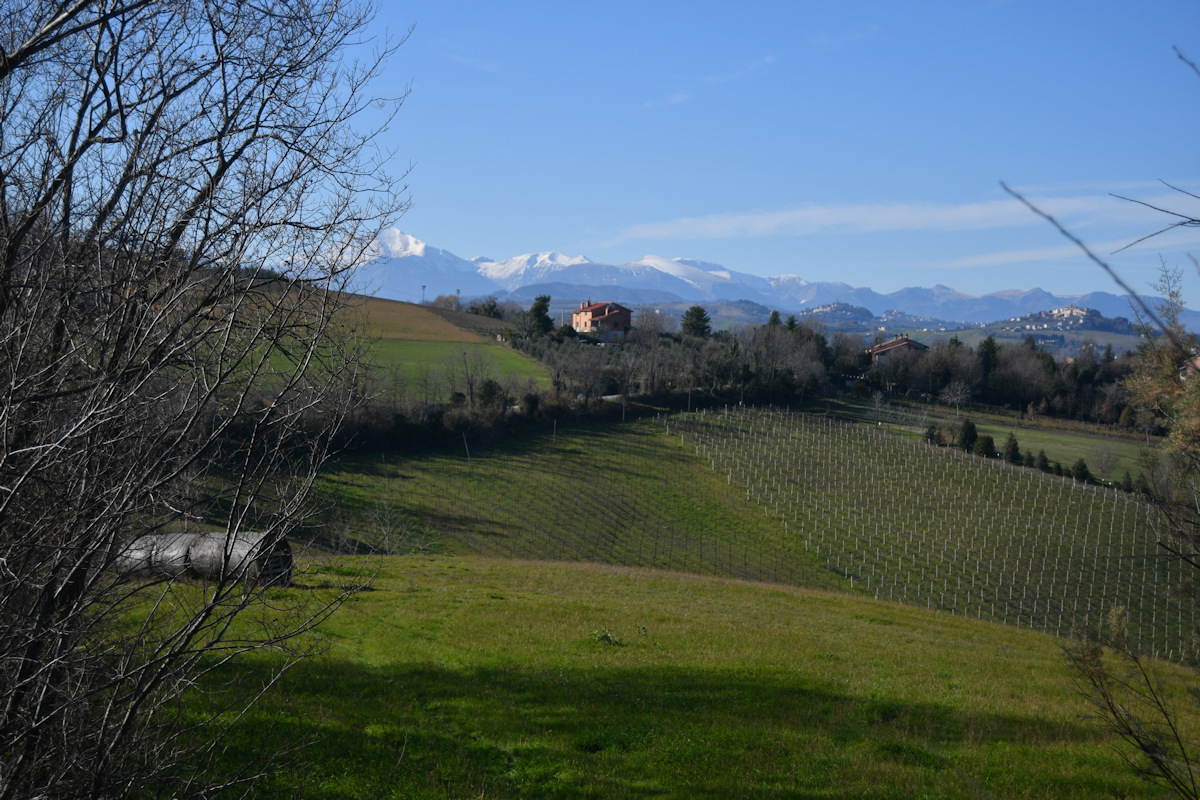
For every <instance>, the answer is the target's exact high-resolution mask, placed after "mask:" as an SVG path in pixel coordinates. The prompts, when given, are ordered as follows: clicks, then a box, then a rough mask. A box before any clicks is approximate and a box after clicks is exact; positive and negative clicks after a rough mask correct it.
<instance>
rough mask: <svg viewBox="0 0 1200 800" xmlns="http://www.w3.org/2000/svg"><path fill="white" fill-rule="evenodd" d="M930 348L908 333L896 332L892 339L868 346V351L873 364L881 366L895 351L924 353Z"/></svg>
mask: <svg viewBox="0 0 1200 800" xmlns="http://www.w3.org/2000/svg"><path fill="white" fill-rule="evenodd" d="M928 349H929V346H928V345H924V344H921V343H920V342H918V341H917V340H916V339H910V338H908V334H907V333H905V334H900V333H898V334H896V335H895V336H893V337H892V339H891V341H887V342H881V343H880V344H877V345H875V346H874V347H868V348H867V352H868V353H870V354H871V364H872V365H874V366H879V365H880V364H882V363H883V362H884V361H885V360H887V358H888V357H889V356H890V355H891V354H893V353H899V352H903V351H905V350H907V351H909V352H913V351H915V352H918V353H922V352H924V351H926V350H928Z"/></svg>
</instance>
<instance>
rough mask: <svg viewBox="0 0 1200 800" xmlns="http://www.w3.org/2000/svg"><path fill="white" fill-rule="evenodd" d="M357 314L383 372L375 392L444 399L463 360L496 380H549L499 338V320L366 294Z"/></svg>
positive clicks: (538, 367) (536, 365)
mask: <svg viewBox="0 0 1200 800" xmlns="http://www.w3.org/2000/svg"><path fill="white" fill-rule="evenodd" d="M355 313H358V314H362V315H363V316H364V317H365V319H366V320H367V331H368V334H369V335H370V336H372V337H373V338H375V339H376V344H375V347H374V358H375V361H376V365H377V367H378V370H379V372H380V373H381V375H382V377H381V378H380V380H379V386H378V387H377V389H376V393H377V394H379V395H381V396H388V395H396V394H398V392H399V389H402V388H403V387H406V386H407V387H414V388H415V387H422V388H421V392H422V393H423V394H426V395H430V396H432V397H438V398H444V397H445V396H448V395H449V393H450V392H451V391H453V388H452V386H451V384H453V383H454V380H455V375H456V373H457V372H458V371H459V370H461V368H462V366H461V363H462V362H463V361H464V360H469V361H470V362H471V363H472V365H473V366H475V367H476V368H477V369H478V370H480V371H481V372H483V373H486V374H487V375H489V376H490V377H494V378H496V379H501V378H505V377H506V376H507V379H508V380H511V381H517V382H521V381H533V382H534V383H535V384H536V385H539V386H546V385H548V384H549V377H548V375H547V372H546V368H545V367H544V366H543V365H541V364H540V363H538V362H537V361H536V360H534V359H532V358H529V357H528V356H526V355H524V354H522V353H518V352H516V351H515V350H512V349H511V348H509V347H507V346H505V345H504V344H501V343H500V342H498V341H496V336H497V334H498V333H502V332H503V331H504V330H505V329H506V328H507V326H506V325H505V324H504V323H503V322H501V321H499V320H493V319H489V318H486V317H481V316H478V315H475V314H466V313H463V312H453V311H443V310H435V309H432V308H429V307H426V306H421V305H417V304H415V303H404V302H400V301H397V300H385V299H380V298H377V297H366V296H364V297H362V298H361V305H358V306H356V312H355ZM397 376H398V377H397ZM393 402H399V398H398V397H393Z"/></svg>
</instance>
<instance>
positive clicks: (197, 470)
mask: <svg viewBox="0 0 1200 800" xmlns="http://www.w3.org/2000/svg"><path fill="white" fill-rule="evenodd" d="M0 9H2V11H3V18H4V25H3V26H2V30H0V384H2V385H0V392H3V395H4V402H3V403H2V404H0V487H2V489H0V800H7V798H18V797H80V798H83V797H97V798H98V797H116V796H125V795H128V794H146V795H149V794H164V793H166V792H167V791H168V787H169V793H170V794H171V796H175V797H184V796H193V795H199V794H202V793H204V792H206V791H210V790H211V789H212V788H213V787H212V785H211V784H213V783H214V782H219V781H221V780H223V779H224V780H228V781H231V782H241V781H246V780H249V779H250V778H252V776H253V771H250V772H241V773H238V774H237V775H234V776H232V777H230V776H225V777H224V778H222V777H221V776H219V775H217V774H216V773H214V772H213V771H212V769H211V764H210V759H212V758H214V757H215V756H216V754H218V753H219V752H221V751H222V750H223V745H224V739H223V738H222V737H223V733H222V731H223V730H224V728H222V727H221V724H219V722H218V721H219V720H221V719H225V718H236V717H237V716H238V715H239V712H240V711H242V710H244V709H245V708H246V706H247V704H249V703H253V702H254V700H255V699H256V698H257V697H258V696H259V694H260V693H261V692H262V691H264V689H265V686H264V685H263V684H260V685H259V686H258V687H257V688H253V689H250V690H247V691H241V690H234V691H231V692H229V693H218V694H214V695H212V696H211V697H209V698H208V700H207V701H206V702H205V703H203V704H193V705H191V706H188V707H189V708H191V709H193V710H195V711H196V712H197V713H201V717H200V718H199V719H198V720H196V721H192V722H189V723H188V727H187V728H184V727H181V724H182V723H181V721H182V720H183V719H185V718H187V719H193V718H192V717H185V716H184V715H183V714H182V713H181V710H182V708H183V707H184V706H183V704H184V703H185V702H187V699H188V697H189V695H194V693H195V692H198V691H201V690H202V687H203V686H204V682H203V680H202V677H203V675H204V674H205V673H206V672H207V671H208V670H211V669H214V668H217V667H220V666H221V665H223V664H227V663H229V662H230V661H231V660H232V659H235V658H237V657H238V656H239V655H240V654H243V653H245V652H246V651H248V650H255V649H260V648H263V647H269V648H270V649H271V650H272V651H275V652H279V653H282V654H284V655H285V656H287V657H288V658H290V657H300V656H303V655H305V654H306V653H307V652H308V648H309V647H310V644H309V643H307V641H306V640H305V638H304V637H302V636H300V634H302V633H304V632H305V631H306V630H308V629H310V628H311V627H312V626H313V625H314V624H316V623H318V622H319V621H320V620H322V619H323V618H324V617H325V616H326V615H327V614H328V613H329V612H330V611H331V610H332V609H333V608H334V607H336V605H337V603H338V602H339V599H340V597H341V596H342V593H341V592H340V591H337V590H335V591H332V593H327V592H311V591H310V592H298V591H292V590H280V589H273V590H271V591H270V593H269V594H268V592H267V590H266V588H265V587H263V586H255V585H250V584H247V583H245V582H244V581H241V580H239V577H240V570H239V569H238V568H237V565H236V564H235V563H234V562H233V559H232V556H233V555H234V552H235V550H236V549H237V547H238V546H239V545H238V543H239V541H240V537H242V536H243V535H244V534H245V533H246V532H247V531H251V530H253V531H257V532H259V533H261V534H263V536H262V537H261V541H264V542H265V543H266V546H272V547H273V546H277V545H279V544H280V543H282V542H284V541H285V540H287V539H288V538H291V539H292V541H293V544H294V545H295V544H299V543H300V542H301V540H300V539H298V538H297V535H298V533H299V532H300V531H301V530H302V525H303V523H304V522H305V520H306V515H307V513H308V508H309V506H308V504H307V498H308V495H309V491H310V489H311V488H312V486H313V481H314V479H315V477H316V474H317V471H318V469H319V468H320V467H321V465H322V463H323V462H324V461H325V459H326V458H327V455H328V453H329V448H330V445H331V441H332V440H333V438H334V437H335V436H336V435H337V432H338V429H339V425H340V422H341V420H342V419H343V417H344V415H345V413H346V412H347V409H349V408H350V407H351V406H352V405H353V404H354V402H355V401H356V399H357V398H358V397H359V396H360V395H361V394H362V392H363V390H364V385H365V377H364V376H363V375H362V373H361V371H360V369H359V367H360V364H361V360H360V356H361V351H360V338H359V335H358V333H357V330H361V325H356V323H355V321H354V312H353V309H352V308H348V307H347V300H346V298H347V297H349V295H347V294H345V293H344V290H345V289H347V288H351V287H352V285H353V284H352V283H351V278H352V275H353V269H352V267H353V265H354V264H355V263H357V261H358V260H359V259H360V257H361V254H362V250H363V247H364V245H365V243H366V242H367V241H368V240H369V238H370V236H369V234H370V233H371V232H372V231H373V230H375V229H377V227H378V226H379V225H380V224H382V223H384V222H386V221H389V220H391V219H393V218H394V217H395V216H396V214H398V213H399V212H400V211H401V210H402V209H401V206H402V205H403V202H402V201H401V200H399V199H398V198H399V197H400V193H399V192H398V191H397V189H398V187H397V186H396V185H395V183H394V182H393V181H392V180H390V179H388V178H386V177H385V176H386V172H385V171H384V170H382V169H381V165H380V164H379V163H377V159H375V158H373V154H374V153H375V150H373V149H372V148H370V147H369V145H370V144H371V141H372V137H373V132H372V130H361V129H360V126H359V123H358V120H359V119H360V118H361V114H362V112H363V111H364V110H365V109H366V108H367V106H368V102H369V101H371V100H372V98H370V97H368V96H367V95H366V94H365V92H366V87H367V84H368V82H369V81H370V80H371V79H372V77H373V76H374V75H375V73H376V71H377V68H378V65H379V63H380V61H379V59H380V58H382V57H383V56H385V55H386V54H387V52H388V51H389V50H390V47H389V46H386V45H385V46H384V47H383V51H382V52H380V53H376V54H375V55H373V56H371V57H370V58H369V59H368V60H366V61H365V62H360V61H355V60H353V59H352V58H350V57H349V56H350V52H349V50H350V48H351V46H352V45H354V44H355V43H356V42H357V41H358V40H359V39H360V37H361V36H362V34H363V33H364V31H365V30H366V26H367V23H368V21H369V18H370V9H369V8H367V7H365V6H363V5H361V4H359V3H357V2H346V3H343V2H339V0H307V1H306V2H298V3H293V4H287V5H277V4H248V3H241V2H237V1H236V0H180V2H173V3H164V2H134V1H133V0H129V1H128V2H105V1H104V0H79V2H71V3H59V2H50V0H25V1H24V2H19V3H18V2H7V1H5V2H0ZM393 105H394V104H393ZM376 130H377V128H376ZM193 530H199V531H204V530H209V531H211V530H217V531H219V532H220V536H219V537H218V538H217V540H216V541H218V542H223V543H224V544H223V548H224V560H223V562H222V561H221V560H220V559H219V558H218V569H217V571H216V574H215V577H214V578H213V579H212V581H211V582H210V584H209V585H207V586H206V587H204V588H203V589H200V588H198V587H197V586H195V585H194V584H192V583H190V582H189V581H188V580H185V579H182V578H180V577H179V576H177V575H172V574H170V573H163V572H160V573H157V574H155V573H147V572H128V571H124V572H122V571H119V570H117V569H116V567H117V566H118V565H119V564H120V563H122V559H123V558H124V556H125V555H126V554H127V553H128V552H130V548H131V545H132V543H133V542H135V540H137V539H138V537H140V536H142V535H144V534H154V533H172V532H180V531H193ZM219 555H220V554H219V553H218V556H219ZM287 663H289V661H288V659H287V658H285V659H284V660H283V661H281V662H279V669H284V668H286V665H287ZM276 674H278V673H276ZM271 682H272V679H268V680H267V682H266V685H269V684H270V683H271ZM210 688H212V687H210ZM243 688H244V687H243ZM199 709H207V711H203V712H201V711H199Z"/></svg>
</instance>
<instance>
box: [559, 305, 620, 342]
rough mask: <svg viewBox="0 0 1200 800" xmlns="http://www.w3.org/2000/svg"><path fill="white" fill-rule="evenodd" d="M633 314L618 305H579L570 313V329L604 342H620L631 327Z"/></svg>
mask: <svg viewBox="0 0 1200 800" xmlns="http://www.w3.org/2000/svg"><path fill="white" fill-rule="evenodd" d="M632 323H633V312H632V311H631V310H629V309H628V308H626V307H625V306H623V305H621V304H620V303H593V302H592V301H591V300H588V301H587V302H586V303H580V304H579V308H577V309H575V310H574V311H572V312H571V327H572V328H574V329H575V331H576V332H577V333H587V334H591V335H593V336H598V337H600V339H601V341H605V342H622V341H624V340H625V334H627V333H629V331H630V329H631V328H632V327H633V324H632Z"/></svg>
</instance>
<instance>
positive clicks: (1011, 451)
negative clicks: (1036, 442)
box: [1004, 431, 1021, 464]
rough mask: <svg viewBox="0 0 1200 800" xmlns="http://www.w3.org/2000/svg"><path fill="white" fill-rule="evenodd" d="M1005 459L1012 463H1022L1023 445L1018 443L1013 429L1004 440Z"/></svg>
mask: <svg viewBox="0 0 1200 800" xmlns="http://www.w3.org/2000/svg"><path fill="white" fill-rule="evenodd" d="M1004 460H1005V461H1007V462H1008V463H1010V464H1020V463H1021V446H1020V445H1019V444H1017V436H1016V434H1014V433H1012V432H1011V431H1010V432H1009V434H1008V438H1007V439H1005V440H1004Z"/></svg>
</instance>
